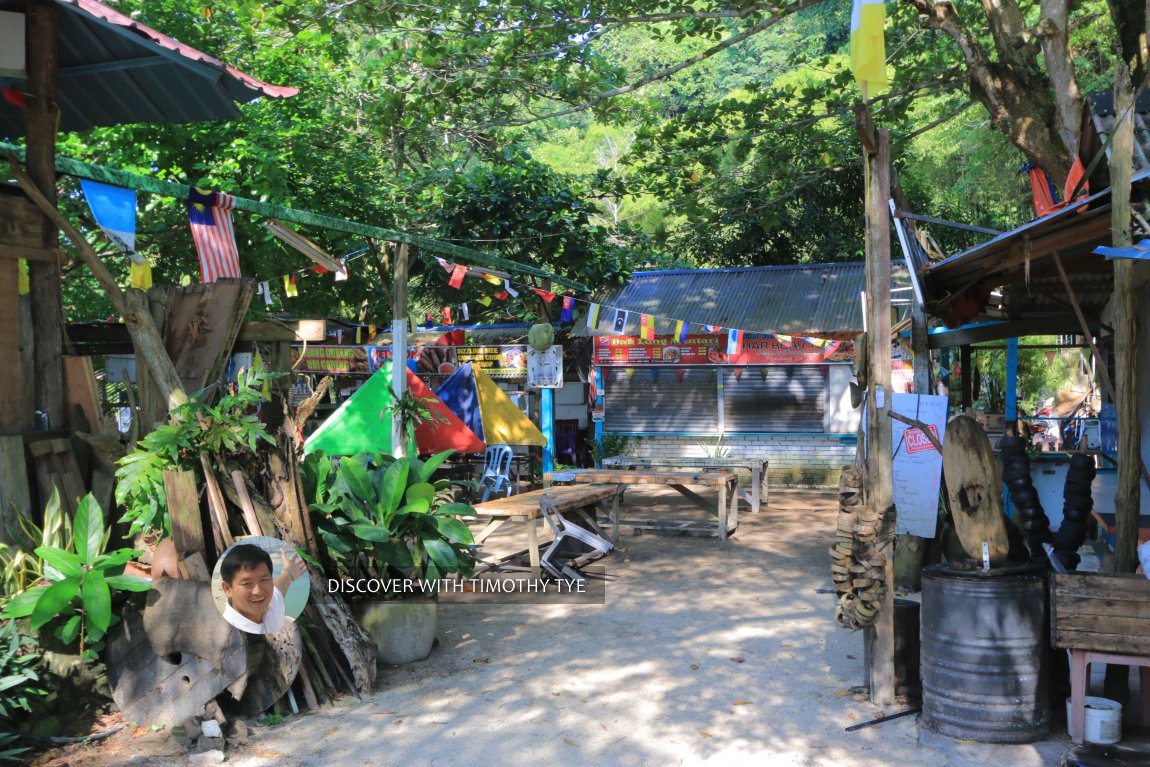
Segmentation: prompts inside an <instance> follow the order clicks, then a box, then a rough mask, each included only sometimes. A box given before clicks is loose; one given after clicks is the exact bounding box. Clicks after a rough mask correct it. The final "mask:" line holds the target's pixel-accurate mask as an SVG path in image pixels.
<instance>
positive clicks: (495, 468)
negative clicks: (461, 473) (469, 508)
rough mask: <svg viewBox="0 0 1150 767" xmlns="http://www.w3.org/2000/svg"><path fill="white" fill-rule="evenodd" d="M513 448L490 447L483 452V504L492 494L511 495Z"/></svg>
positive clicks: (505, 446) (481, 479)
mask: <svg viewBox="0 0 1150 767" xmlns="http://www.w3.org/2000/svg"><path fill="white" fill-rule="evenodd" d="M510 473H511V447H510V446H508V445H488V446H487V449H486V450H484V451H483V474H482V475H481V476H480V477H479V484H481V485H483V498H482V499H481V500H480V501H479V502H480V503H483V502H484V501H486V500H487V499H488V498H490V497H491V494H492V493H498V492H503V493H504V494H506V495H507V496H510V495H511V477H510Z"/></svg>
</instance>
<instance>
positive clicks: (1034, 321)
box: [927, 314, 1081, 349]
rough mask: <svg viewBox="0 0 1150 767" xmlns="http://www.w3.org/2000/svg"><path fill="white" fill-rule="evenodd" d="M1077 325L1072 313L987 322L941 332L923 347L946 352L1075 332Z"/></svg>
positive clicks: (931, 335)
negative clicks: (1017, 339) (967, 346)
mask: <svg viewBox="0 0 1150 767" xmlns="http://www.w3.org/2000/svg"><path fill="white" fill-rule="evenodd" d="M1080 330H1081V325H1080V324H1079V322H1078V320H1077V319H1076V318H1075V316H1074V315H1073V314H1058V315H1052V316H1049V317H1027V318H1025V319H1019V320H1007V321H1005V322H995V323H987V324H985V325H979V326H977V327H971V328H957V329H955V330H947V331H945V332H943V333H931V334H930V336H929V337H928V338H927V345H928V346H929V347H930V348H931V349H949V348H951V347H954V346H966V345H967V344H979V343H985V342H986V341H1002V340H1004V339H1007V338H1021V337H1022V336H1035V335H1050V334H1051V333H1070V332H1074V333H1077V332H1079V331H1080Z"/></svg>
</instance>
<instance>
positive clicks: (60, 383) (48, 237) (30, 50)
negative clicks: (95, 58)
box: [22, 0, 67, 427]
mask: <svg viewBox="0 0 1150 767" xmlns="http://www.w3.org/2000/svg"><path fill="white" fill-rule="evenodd" d="M24 29H25V41H26V51H27V57H26V58H27V70H28V81H27V84H26V86H25V87H26V89H27V91H28V98H27V101H28V106H27V109H26V110H25V133H24V135H25V138H26V141H27V148H28V149H27V157H28V175H29V176H30V177H31V182H32V184H34V185H35V186H36V187H37V188H38V189H39V190H40V191H41V192H42V193H43V195H44V197H45V199H47V200H48V202H49V204H50V205H51V206H52V207H53V208H55V207H56V124H57V122H58V118H59V115H60V108H59V106H57V103H56V73H57V68H58V65H59V62H58V60H57V50H58V38H59V31H58V18H57V11H56V5H55V3H53V2H50V1H49V0H30V2H28V3H27V5H26V7H25V13H24ZM22 185H23V184H22ZM25 192H27V188H25ZM40 220H41V224H40V241H39V243H38V245H39V247H41V248H45V249H49V250H50V249H53V248H55V247H56V246H57V241H58V238H59V234H58V233H57V231H56V227H55V226H54V225H53V222H52V221H51V220H50V219H49V218H44V217H41V219H40ZM28 274H29V288H30V296H31V304H32V330H33V332H32V337H33V339H34V346H33V350H32V355H33V359H34V360H35V365H34V370H29V371H27V373H28V374H29V375H34V376H35V382H36V384H35V387H34V389H33V391H34V396H35V397H36V400H35V403H34V407H33V408H32V409H36V408H39V409H41V410H43V411H44V412H46V413H47V414H48V419H49V421H50V422H51V424H52V426H53V427H61V426H64V425H65V424H66V423H67V413H66V412H65V409H64V369H63V366H62V362H61V360H62V358H63V355H64V328H63V323H62V322H61V320H60V318H61V317H62V316H63V306H64V299H63V294H62V292H61V287H60V286H61V283H62V280H61V273H60V264H59V262H58V261H57V262H51V261H32V262H30V263H29V264H28ZM25 407H28V404H27V403H26V404H25Z"/></svg>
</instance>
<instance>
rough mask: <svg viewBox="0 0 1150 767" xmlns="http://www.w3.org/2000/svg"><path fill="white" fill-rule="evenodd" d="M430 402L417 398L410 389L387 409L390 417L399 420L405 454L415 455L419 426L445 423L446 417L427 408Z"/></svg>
mask: <svg viewBox="0 0 1150 767" xmlns="http://www.w3.org/2000/svg"><path fill="white" fill-rule="evenodd" d="M431 401H432V400H430V399H422V398H420V397H417V396H415V394H413V393H412V391H411V390H410V389H406V390H405V391H404V392H403V395H402V396H400V397H397V398H396V399H395V401H394V402H392V404H391V407H390V408H388V412H390V413H391V417H392V418H396V419H398V420H399V423H400V425H401V426H402V428H403V434H404V438H405V439H406V442H407V452H408V453H410V454H412V455H414V454H415V430H416V429H417V428H418V427H419V425H420V424H422V423H425V422H431V423H447V416H445V415H443V413H440V412H439V411H437V410H432V409H431V408H430V407H429V406H428V405H429V403H430V402H431Z"/></svg>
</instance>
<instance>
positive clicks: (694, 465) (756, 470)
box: [603, 455, 769, 514]
mask: <svg viewBox="0 0 1150 767" xmlns="http://www.w3.org/2000/svg"><path fill="white" fill-rule="evenodd" d="M768 464H769V461H768V460H767V459H766V458H747V457H742V458H638V457H636V456H633V455H613V456H611V457H610V458H604V459H603V468H605V469H656V468H657V469H702V470H704V471H707V470H716V469H732V468H738V469H746V470H747V471H749V472H750V473H751V486H750V487H748V488H742V487H737V486H736V487H737V489H736V493H737V494H738V497H739V498H741V499H742V500H744V501H745V502H746V503H747V505H748V506H750V507H751V511H752V512H754V513H756V514H757V513H758V512H759V506H760V505H763V506H765V505H767V496H768V493H769V491H768V489H767V467H768Z"/></svg>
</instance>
